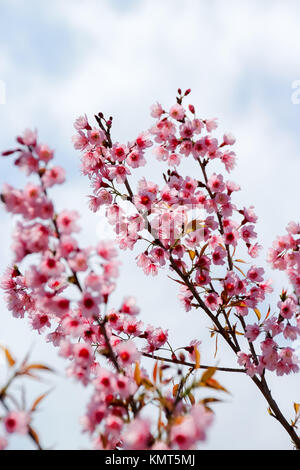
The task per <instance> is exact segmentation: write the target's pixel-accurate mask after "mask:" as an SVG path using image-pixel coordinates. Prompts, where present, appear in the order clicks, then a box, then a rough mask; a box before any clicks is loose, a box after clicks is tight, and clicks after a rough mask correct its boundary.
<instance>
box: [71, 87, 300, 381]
mask: <svg viewBox="0 0 300 470" xmlns="http://www.w3.org/2000/svg"><path fill="white" fill-rule="evenodd" d="M189 93H190V90H187V91H186V92H185V93H182V91H181V90H180V89H179V90H178V96H177V99H176V103H175V104H174V105H172V106H171V107H170V109H169V110H165V109H164V108H163V106H162V105H161V104H160V103H156V104H154V105H153V106H152V107H151V116H152V117H153V118H154V119H155V123H154V124H153V125H152V126H151V127H150V128H149V129H148V130H147V131H143V132H141V133H140V134H139V135H138V137H137V138H136V139H135V140H133V141H131V142H128V143H125V144H124V143H119V142H114V141H113V140H112V137H111V127H112V117H110V118H109V119H105V117H104V116H103V114H102V113H99V114H98V115H96V116H95V117H96V121H97V127H92V125H91V124H90V123H89V120H88V118H87V116H86V115H84V116H81V117H79V118H78V119H77V120H76V122H75V128H76V130H77V134H76V135H75V136H74V138H73V142H74V147H75V149H78V150H80V151H81V153H82V156H81V166H82V172H83V173H84V174H86V175H87V176H88V177H89V178H90V180H91V186H92V188H93V194H92V195H91V196H90V208H91V210H92V211H97V210H99V208H100V207H101V206H105V208H106V209H105V210H106V217H107V220H108V222H109V223H110V224H111V225H112V226H113V227H114V230H115V232H116V237H117V240H118V243H119V246H120V248H121V249H130V250H132V249H133V247H136V246H137V245H138V244H139V245H138V246H139V247H140V252H139V255H138V256H137V265H138V266H139V267H141V268H142V269H143V271H144V272H145V274H146V275H153V276H154V275H156V274H157V273H158V270H159V269H161V268H163V267H165V266H169V267H170V269H171V270H172V271H175V272H176V273H177V274H178V275H179V277H180V278H181V280H180V282H181V284H182V286H181V292H180V299H181V301H182V302H183V305H184V307H185V309H186V310H187V311H189V310H190V309H191V308H192V307H193V306H195V300H196V303H197V304H198V307H201V308H204V309H205V310H206V312H207V313H208V314H209V316H210V318H211V319H212V320H213V321H214V323H215V325H216V324H219V325H222V327H223V329H224V328H225V329H226V331H227V333H225V334H226V335H227V338H229V342H230V343H231V345H232V347H233V349H234V350H235V352H236V353H237V356H238V362H239V364H241V365H243V366H244V367H246V369H247V372H248V374H249V375H251V376H254V375H255V374H257V375H262V374H263V372H264V370H265V369H268V370H270V371H276V373H277V375H283V374H288V373H290V372H297V371H298V370H299V366H298V358H297V356H296V354H295V353H294V349H293V348H292V347H290V346H289V345H286V343H285V344H283V341H293V340H295V339H296V338H297V337H298V336H299V335H300V328H299V307H298V301H297V297H295V296H294V294H290V295H287V294H286V293H284V294H282V295H281V298H280V302H279V304H278V309H275V310H274V311H272V312H270V311H269V312H268V314H267V317H266V318H264V319H262V318H261V313H260V310H259V307H260V305H262V308H264V302H265V301H266V298H267V295H268V294H270V293H271V292H272V290H273V289H272V286H271V280H268V279H266V277H265V271H264V269H263V268H262V267H260V266H256V265H255V264H254V261H252V260H253V259H254V258H257V256H258V254H259V251H260V250H261V248H262V247H261V246H260V245H259V244H258V242H257V233H256V231H255V230H256V228H255V224H256V222H257V215H256V214H255V212H254V208H253V206H250V207H238V206H237V205H236V204H235V203H234V199H233V197H234V193H235V192H236V191H239V190H240V186H239V185H238V184H237V183H235V182H233V181H231V180H228V179H227V177H225V175H224V174H223V170H221V172H219V171H218V169H219V168H222V166H223V169H224V170H225V172H227V173H230V172H231V170H233V168H234V166H235V163H236V155H235V153H234V151H232V150H231V147H232V146H233V145H234V143H235V138H234V137H233V136H232V135H231V134H225V135H223V137H222V138H221V139H220V138H217V137H216V136H215V135H214V131H215V130H216V129H217V120H216V119H201V118H199V117H198V116H197V114H196V108H195V106H194V105H192V104H190V105H189V106H184V105H183V100H184V99H185V98H186V96H188V95H189ZM153 157H156V158H157V159H158V160H159V161H160V162H162V164H163V165H165V167H166V168H167V169H166V170H163V178H162V183H158V182H152V181H148V180H147V179H146V178H145V177H143V178H142V179H140V180H139V182H138V184H137V186H136V189H133V188H132V185H131V183H130V181H129V180H130V176H131V175H133V173H134V171H135V169H136V168H138V167H141V166H144V165H146V163H147V161H148V162H151V160H152V159H153ZM186 158H188V159H191V160H192V162H193V161H194V162H195V165H197V166H198V172H197V171H193V176H185V174H184V168H183V170H182V171H181V170H180V168H181V167H182V166H184V165H182V164H183V160H184V159H186ZM210 168H212V169H211V170H210ZM197 173H198V174H197ZM124 199H126V200H127V201H129V202H130V203H131V205H132V208H133V212H132V211H130V213H128V212H127V211H126V209H125V208H124V204H123V202H124ZM289 227H290V228H289V235H288V236H287V237H283V238H280V239H278V240H277V242H276V243H275V248H274V250H273V251H272V254H271V255H270V257H271V259H272V260H273V261H274V263H273V264H274V266H275V267H279V268H280V269H286V270H287V272H288V275H289V278H290V280H291V282H292V285H293V286H294V287H295V289H296V294H297V293H298V294H299V273H300V264H299V240H298V241H297V239H296V237H297V235H298V234H299V225H297V224H295V223H291V224H290V226H289ZM292 234H294V235H295V237H294V238H293V236H292ZM149 235H150V236H151V239H150V240H149ZM238 250H240V251H242V252H244V251H245V250H246V252H247V253H248V256H249V259H250V263H249V261H247V264H248V265H249V264H250V265H249V267H248V269H247V271H246V272H245V273H244V272H243V271H242V269H241V268H240V267H239V263H246V262H245V261H243V260H241V259H239V256H238V254H237V253H238ZM283 250H284V251H285V252H286V254H285V255H283V254H282V251H283ZM251 312H255V314H256V315H257V317H258V319H259V323H253V318H252V317H253V314H251ZM220 319H222V321H223V323H222V324H221V323H220ZM233 322H234V323H233ZM237 324H240V325H241V327H242V330H243V333H242V334H243V335H244V337H245V338H246V344H247V346H248V348H249V353H248V352H242V347H240V345H239V343H238V339H237V335H236V331H237ZM281 333H282V335H281V339H280V340H279V342H277V338H278V335H279V334H281ZM228 335H229V336H228ZM275 336H276V337H277V338H276V340H275V339H274V338H275ZM282 336H283V338H282ZM254 341H256V345H257V348H258V350H257V351H255V350H254V348H253V342H254ZM243 347H244V346H243Z"/></svg>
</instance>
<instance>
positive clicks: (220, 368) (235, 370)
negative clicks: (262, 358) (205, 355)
mask: <svg viewBox="0 0 300 470" xmlns="http://www.w3.org/2000/svg"><path fill="white" fill-rule="evenodd" d="M142 355H143V356H145V357H149V358H150V359H155V360H157V361H164V362H170V363H172V364H178V365H183V366H188V367H192V368H194V369H195V367H196V364H193V363H192V362H186V361H180V360H177V361H176V360H173V359H168V358H166V357H161V356H157V355H156V354H150V353H144V352H143V353H142ZM212 367H214V366H206V365H200V366H199V367H198V369H211V368H212ZM214 368H215V369H216V370H218V371H220V372H242V373H246V369H234V368H231V367H214Z"/></svg>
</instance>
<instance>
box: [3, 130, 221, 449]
mask: <svg viewBox="0 0 300 470" xmlns="http://www.w3.org/2000/svg"><path fill="white" fill-rule="evenodd" d="M88 132H89V136H90V137H89V138H90V139H91V141H93V142H94V143H96V142H97V139H98V137H97V135H98V134H97V132H96V131H93V130H89V131H88ZM79 135H81V138H82V139H83V133H82V132H81V131H80V134H79ZM99 135H101V133H100V134H99ZM17 142H18V144H19V147H18V148H16V149H13V150H9V151H6V152H4V153H3V156H10V155H17V157H16V159H15V165H17V166H19V167H20V168H21V169H22V170H24V171H25V172H26V174H28V175H34V176H35V177H36V182H35V183H32V182H30V183H28V184H27V185H26V186H25V188H24V189H16V188H14V187H13V186H11V185H8V184H6V185H4V187H3V190H2V193H1V200H2V202H3V203H4V205H5V208H6V210H7V211H8V212H10V213H12V214H14V215H16V216H18V222H17V224H16V229H15V231H14V234H13V246H12V248H13V252H14V264H13V265H12V266H10V267H9V268H8V269H7V270H6V272H5V274H4V275H3V277H2V279H1V288H2V289H3V290H4V291H5V299H6V303H7V307H8V309H9V310H10V311H11V313H12V315H13V316H14V317H17V318H24V317H25V316H26V318H27V319H28V321H29V323H30V325H31V327H32V328H33V329H34V330H37V332H38V333H39V334H45V337H46V340H47V341H48V342H51V343H53V345H54V346H56V347H57V348H58V350H59V354H60V356H62V357H63V358H65V359H66V360H67V361H68V363H69V365H68V368H67V375H68V376H70V377H73V378H75V379H76V380H78V381H80V382H81V383H82V384H83V385H84V386H88V385H91V386H92V387H93V394H92V397H91V400H90V402H89V404H88V406H87V411H86V414H85V415H84V417H83V418H82V426H83V430H84V431H85V432H87V433H89V435H90V436H91V438H92V439H93V442H94V446H95V448H97V449H116V448H125V449H135V450H137V449H150V448H152V449H159V448H162V449H172V448H193V447H195V446H196V444H197V442H198V441H200V440H203V439H205V435H206V430H207V428H208V426H209V425H210V424H211V421H212V413H211V411H210V410H209V409H208V407H207V406H205V403H204V402H199V401H198V402H196V401H195V398H194V396H192V395H191V391H192V390H193V389H196V388H197V387H198V386H199V387H200V386H201V387H203V386H205V385H206V381H205V380H202V382H201V380H200V381H199V380H198V381H196V380H192V382H191V381H190V380H187V379H185V375H184V374H183V368H182V367H181V366H180V365H178V364H177V363H175V365H173V366H172V367H171V366H169V365H165V364H164V363H161V362H159V361H158V362H156V364H155V366H154V370H153V374H152V377H150V375H149V371H148V370H146V369H145V368H144V367H143V366H142V364H141V360H142V358H143V356H144V355H147V357H151V355H152V354H153V353H154V352H155V351H157V350H159V349H160V348H161V347H162V346H164V345H166V344H167V341H168V331H166V330H163V329H162V328H160V327H157V328H155V327H153V326H152V325H145V324H144V323H143V322H142V321H140V320H139V319H138V314H139V308H138V306H137V305H136V302H135V299H134V298H133V297H131V296H127V297H125V298H124V300H123V302H122V303H121V305H120V306H119V307H118V308H111V307H110V306H109V300H110V297H111V294H112V293H113V291H114V290H115V287H116V279H117V277H118V272H119V261H118V258H117V249H116V246H115V244H114V242H111V241H100V242H98V243H97V244H96V245H95V246H89V247H87V248H82V247H81V246H80V243H79V241H78V239H77V238H76V233H77V232H78V231H79V230H80V227H79V224H78V219H79V214H78V213H77V212H76V211H73V210H67V209H66V210H62V211H60V212H56V211H55V208H54V204H53V202H52V200H51V199H50V197H49V194H48V189H49V188H50V187H52V186H54V185H56V184H62V183H63V182H64V180H65V172H64V170H63V169H62V168H61V167H58V166H52V167H49V164H50V161H51V160H52V158H53V156H54V152H53V151H52V150H50V148H49V147H48V146H46V145H43V144H39V142H38V139H37V133H36V132H34V131H29V130H27V131H26V132H25V133H24V134H23V135H22V136H20V137H18V138H17ZM77 145H79V144H77ZM120 152H121V150H120V149H119V150H116V155H119V153H120ZM118 158H119V159H120V158H121V157H120V156H119V157H118ZM116 174H119V173H118V172H117V173H116ZM119 178H120V177H119ZM197 344H198V342H197V341H193V342H191V344H190V346H188V348H187V351H188V353H189V354H190V356H191V358H192V359H193V358H194V357H195V348H196V346H197ZM181 359H182V360H183V359H184V356H183V355H182V354H181ZM178 362H180V361H178ZM193 370H194V368H193V367H192V369H191V370H190V372H189V376H190V375H191V376H193V373H192V374H191V372H193ZM176 381H177V382H178V383H177V385H176ZM179 383H180V384H181V385H180V387H179V389H178V391H177V392H176V390H177V388H178V384H179ZM187 386H188V390H187V391H186V387H187ZM174 387H175V388H174ZM176 387H177V388H176ZM174 390H175V391H174ZM188 398H189V400H188ZM149 406H150V407H151V406H152V407H154V406H156V408H157V407H158V408H159V410H160V411H159V419H156V420H153V419H149V418H148V417H147V411H146V412H144V408H146V407H149ZM148 414H149V413H148ZM23 417H24V419H23ZM25 418H26V419H25ZM27 418H28V416H27V415H26V416H25V415H24V416H23V415H22V416H21V415H20V414H19V415H18V416H17V415H15V414H14V415H12V414H11V413H10V414H8V415H7V416H6V418H5V426H6V430H7V432H9V433H12V432H28V419H27ZM157 421H158V425H157V426H156V422H157Z"/></svg>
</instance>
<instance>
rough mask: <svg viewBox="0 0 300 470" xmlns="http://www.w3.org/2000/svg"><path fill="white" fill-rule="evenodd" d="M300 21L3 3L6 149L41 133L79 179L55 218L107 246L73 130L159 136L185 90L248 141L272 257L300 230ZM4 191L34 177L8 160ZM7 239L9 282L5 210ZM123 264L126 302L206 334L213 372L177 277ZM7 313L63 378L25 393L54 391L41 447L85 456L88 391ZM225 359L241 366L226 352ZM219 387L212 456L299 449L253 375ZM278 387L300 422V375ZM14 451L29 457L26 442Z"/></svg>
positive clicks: (263, 3) (103, 3)
mask: <svg viewBox="0 0 300 470" xmlns="http://www.w3.org/2000/svg"><path fill="white" fill-rule="evenodd" d="M299 18H300V3H299V2H298V1H297V0H286V1H285V2H282V1H276V0H226V2H224V0H210V1H208V0H186V1H185V2H182V1H179V0H84V1H83V0H64V1H59V0H52V1H51V2H46V1H41V0H26V1H25V0H24V1H22V0H0V48H1V49H0V50H1V58H0V124H1V127H0V149H1V150H2V149H7V148H10V147H11V146H12V143H13V140H14V137H15V135H16V134H18V133H21V132H22V131H23V130H24V129H25V128H28V127H29V128H38V131H39V136H40V139H41V140H42V141H43V142H45V143H48V144H49V145H50V147H52V148H54V149H55V152H56V162H57V163H58V164H60V165H63V166H65V168H66V169H67V174H68V180H67V184H66V185H65V186H64V187H61V188H57V190H55V191H54V190H53V191H52V194H53V197H54V198H55V200H56V205H57V208H58V209H62V208H64V207H66V208H73V207H75V206H76V208H77V209H78V210H80V212H82V213H83V214H84V216H83V220H82V222H83V231H82V234H81V240H82V241H84V242H85V243H86V244H89V243H95V241H97V240H99V239H100V238H103V237H104V236H106V235H107V233H106V229H105V224H104V220H103V217H101V215H98V216H95V215H93V214H90V213H89V212H88V210H87V198H86V195H87V194H88V193H89V188H88V181H87V180H86V179H85V178H84V177H83V176H81V174H80V169H79V158H78V153H77V152H75V150H74V149H73V147H72V143H71V137H72V135H73V134H74V129H73V122H74V119H75V118H76V117H77V116H78V115H80V114H82V113H87V114H88V115H90V116H92V115H93V114H95V113H96V112H99V111H103V112H104V113H106V114H109V115H113V116H114V128H113V136H114V138H115V139H116V140H118V141H120V142H127V141H128V140H131V139H133V138H134V137H136V135H137V134H138V133H139V132H140V131H141V130H144V129H146V128H148V127H149V125H151V119H150V116H149V107H150V105H151V104H152V103H153V102H155V101H157V100H158V101H159V102H161V103H162V104H163V105H164V106H165V107H168V106H171V105H172V104H173V103H174V97H175V94H176V90H177V88H178V87H181V88H182V89H187V88H191V89H192V94H191V95H190V101H191V102H193V104H194V105H195V106H196V107H197V112H198V113H199V114H200V115H201V116H202V117H204V118H205V117H206V118H207V117H215V116H217V117H218V118H219V122H220V132H225V131H231V132H232V133H233V134H234V135H235V136H236V138H237V143H236V146H235V150H236V152H237V155H238V164H237V167H236V169H235V170H234V172H233V173H232V175H231V178H232V179H234V180H235V181H237V182H238V183H239V184H240V185H241V187H242V191H241V193H240V194H239V195H238V196H237V202H239V203H240V204H243V205H245V206H249V205H251V204H253V205H254V206H255V208H256V212H257V214H258V216H259V222H258V226H257V228H258V231H259V239H260V241H261V243H262V244H263V245H264V246H265V247H266V248H267V247H269V246H271V243H272V241H273V240H274V238H275V237H276V236H277V235H278V234H283V233H284V229H285V227H286V225H287V223H288V222H289V221H290V220H299V189H298V188H299V170H300V164H299V161H300V160H299V157H300V133H299V125H300V104H297V101H298V100H295V99H293V93H295V92H297V89H294V88H293V84H295V83H296V81H297V80H299V79H300V67H299V57H300V40H299V39H300V37H299V36H300V33H299ZM298 86H299V84H298ZM4 88H5V96H4V98H5V99H4V100H3V99H1V97H2V98H3V94H4ZM1 95H2V96H1ZM191 170H192V168H191ZM157 171H158V166H157V164H156V163H152V162H151V164H150V165H148V166H147V177H149V179H152V180H155V179H156V178H157ZM140 176H142V172H141V173H140ZM4 182H9V183H10V184H13V185H23V184H24V182H25V179H24V177H23V176H22V175H20V174H19V173H18V172H17V171H16V170H15V169H12V167H11V164H10V163H9V161H8V160H4V159H3V160H2V161H1V162H0V184H1V185H2V184H3V183H4ZM0 228H1V245H0V270H1V271H3V270H4V269H5V267H6V266H7V265H8V264H9V263H10V260H11V252H10V244H11V230H12V228H13V221H12V218H11V217H10V216H9V215H7V214H6V213H5V212H4V210H3V208H0ZM265 257H266V251H264V254H263V255H262V257H261V260H260V261H261V263H262V264H263V265H264V267H266V263H265ZM121 260H122V268H121V276H120V280H119V288H118V291H117V292H116V294H115V295H114V301H115V302H116V304H118V302H119V301H120V299H122V298H123V296H124V295H128V294H133V295H135V296H136V297H137V301H138V304H139V306H140V307H141V311H142V314H141V319H143V320H144V321H146V322H151V323H153V324H154V325H157V326H164V327H167V328H169V335H170V338H171V337H172V338H173V339H174V342H175V343H176V344H180V343H182V342H184V341H190V339H193V338H194V337H195V334H196V335H197V338H199V339H201V340H202V347H201V355H202V357H203V361H204V360H205V361H209V360H210V361H213V360H214V359H213V354H212V353H211V350H212V347H211V346H210V342H209V340H208V330H207V327H208V326H209V324H208V323H207V322H205V320H204V319H202V318H199V312H193V313H185V312H184V311H183V309H182V307H181V305H180V304H179V302H178V300H177V297H176V296H177V287H176V286H174V285H173V284H172V282H171V281H170V280H169V279H168V278H167V276H166V272H162V273H161V274H160V275H159V276H158V277H157V278H155V279H149V278H146V277H144V276H142V275H141V272H140V270H139V268H137V267H136V265H135V261H134V254H132V253H121ZM266 269H267V270H269V268H268V267H266ZM270 276H271V277H272V278H273V280H274V283H275V290H276V292H277V293H278V292H279V291H280V290H281V288H282V287H283V286H285V287H287V282H286V279H285V278H284V277H283V276H282V275H281V274H280V273H273V272H272V273H271V272H270ZM166 298H167V299H168V300H167V301H166ZM274 301H275V297H274ZM0 315H1V321H0V343H1V344H6V345H7V346H9V347H11V349H12V351H14V353H15V355H16V356H18V357H23V356H24V355H25V353H26V352H27V351H28V349H30V348H31V349H32V357H33V358H34V359H39V360H43V361H44V362H47V363H48V364H50V365H52V366H54V367H55V368H56V369H57V370H58V371H59V373H58V374H57V375H55V376H53V377H47V378H46V383H42V384H34V385H30V384H29V383H28V384H27V385H28V399H29V400H30V399H33V397H34V395H35V394H38V393H39V392H40V390H45V389H49V388H51V389H53V390H52V392H51V394H50V395H49V397H48V398H47V401H45V403H44V405H43V406H41V412H40V413H39V414H38V415H37V417H36V420H35V422H36V427H37V429H39V432H40V434H41V440H42V443H43V444H44V445H45V446H46V447H50V448H56V449H59V448H67V449H78V448H87V447H88V445H89V443H88V440H87V439H86V436H83V435H82V434H81V432H80V425H79V417H80V416H81V415H82V414H83V412H84V404H85V402H86V400H87V397H88V396H89V392H90V391H89V390H85V389H83V387H81V386H80V385H78V384H75V383H74V382H72V381H71V380H69V379H65V378H64V374H63V370H64V363H63V361H62V360H61V359H59V357H58V356H57V352H56V350H55V349H54V348H53V347H52V346H51V345H49V344H46V343H45V341H44V340H43V338H42V337H39V336H38V335H37V334H36V333H35V332H32V331H30V328H29V326H28V325H27V324H26V322H24V321H20V320H15V319H12V318H11V317H10V315H9V313H8V312H7V310H6V308H5V304H4V302H3V300H2V299H1V300H0ZM195 332H196V333H195ZM218 360H219V362H220V364H221V363H222V365H234V358H233V357H232V355H231V353H230V352H229V351H228V350H227V349H226V348H225V347H224V348H220V352H219V356H218ZM1 374H2V376H3V375H4V361H3V358H2V360H1V358H0V378H1ZM217 378H218V379H219V380H220V381H221V382H222V384H223V385H224V386H226V387H227V388H228V389H229V390H230V391H231V395H230V396H228V397H226V399H225V400H224V402H223V403H221V404H218V408H217V409H216V418H215V424H214V426H213V428H212V429H211V432H210V434H209V439H208V440H207V442H206V443H204V444H203V445H201V448H202V449H264V448H265V449H277V448H279V449H287V448H290V442H289V438H288V437H287V436H286V435H285V433H284V431H283V430H281V428H280V426H279V425H277V424H276V423H275V422H273V421H274V420H272V419H271V418H270V416H269V415H268V413H267V406H266V403H265V402H264V400H263V399H262V398H261V397H260V396H259V394H258V392H257V391H256V389H255V387H254V385H253V386H252V385H251V383H249V379H247V377H244V376H242V377H240V376H239V377H233V376H226V375H224V374H223V375H222V376H221V373H220V374H219V376H218V377H217ZM270 383H271V385H272V389H273V391H274V396H275V397H276V398H278V402H279V403H280V405H281V406H282V408H283V410H284V412H286V413H287V415H288V416H291V417H292V403H293V402H295V401H298V402H299V398H300V397H299V395H300V379H299V375H298V376H290V377H284V378H277V377H272V376H270ZM11 445H12V448H30V443H28V442H27V440H26V439H25V438H24V439H19V438H18V439H13V441H12V444H11Z"/></svg>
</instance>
